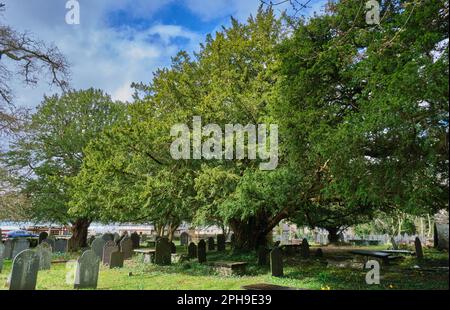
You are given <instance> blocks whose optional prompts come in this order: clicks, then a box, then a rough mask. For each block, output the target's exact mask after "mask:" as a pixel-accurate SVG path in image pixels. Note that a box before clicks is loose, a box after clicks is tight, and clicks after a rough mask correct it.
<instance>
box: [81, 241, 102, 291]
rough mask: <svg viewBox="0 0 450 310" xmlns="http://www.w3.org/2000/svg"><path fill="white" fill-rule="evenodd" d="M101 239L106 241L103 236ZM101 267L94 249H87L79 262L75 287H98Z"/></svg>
mask: <svg viewBox="0 0 450 310" xmlns="http://www.w3.org/2000/svg"><path fill="white" fill-rule="evenodd" d="M99 239H100V240H102V241H104V240H103V239H101V238H99ZM96 240H97V239H96ZM94 241H95V240H94ZM99 269H100V258H99V257H98V255H97V253H95V252H94V251H93V250H87V251H85V252H84V253H83V254H82V255H81V257H80V258H79V259H78V262H77V270H76V274H75V284H74V287H75V288H76V289H80V288H81V289H83V288H93V289H96V288H97V282H98V272H99Z"/></svg>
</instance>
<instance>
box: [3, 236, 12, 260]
mask: <svg viewBox="0 0 450 310" xmlns="http://www.w3.org/2000/svg"><path fill="white" fill-rule="evenodd" d="M4 246H5V250H4V252H3V258H4V259H11V256H12V240H11V239H6V241H5V244H4Z"/></svg>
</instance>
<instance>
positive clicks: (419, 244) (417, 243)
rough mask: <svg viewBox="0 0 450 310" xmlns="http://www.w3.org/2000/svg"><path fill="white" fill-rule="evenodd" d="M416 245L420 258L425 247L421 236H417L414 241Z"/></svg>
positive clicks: (417, 255) (417, 254)
mask: <svg viewBox="0 0 450 310" xmlns="http://www.w3.org/2000/svg"><path fill="white" fill-rule="evenodd" d="M414 246H415V248H416V257H417V258H418V259H422V258H423V249H422V242H420V239H419V237H416V240H415V241H414Z"/></svg>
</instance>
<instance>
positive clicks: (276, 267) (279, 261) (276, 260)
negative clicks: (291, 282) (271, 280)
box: [270, 247, 284, 277]
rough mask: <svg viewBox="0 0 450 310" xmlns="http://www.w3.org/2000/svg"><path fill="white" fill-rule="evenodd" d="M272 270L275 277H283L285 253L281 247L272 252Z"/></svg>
mask: <svg viewBox="0 0 450 310" xmlns="http://www.w3.org/2000/svg"><path fill="white" fill-rule="evenodd" d="M270 270H271V271H272V276H273V277H282V276H283V275H284V274H283V253H282V252H281V249H280V248H279V247H276V248H274V249H273V250H272V251H271V252H270Z"/></svg>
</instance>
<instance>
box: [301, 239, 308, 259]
mask: <svg viewBox="0 0 450 310" xmlns="http://www.w3.org/2000/svg"><path fill="white" fill-rule="evenodd" d="M309 254H310V253H309V243H308V240H306V238H305V239H303V240H302V245H301V247H300V255H301V256H302V257H303V258H308V257H309Z"/></svg>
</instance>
